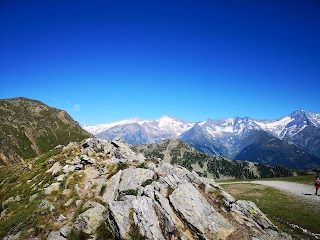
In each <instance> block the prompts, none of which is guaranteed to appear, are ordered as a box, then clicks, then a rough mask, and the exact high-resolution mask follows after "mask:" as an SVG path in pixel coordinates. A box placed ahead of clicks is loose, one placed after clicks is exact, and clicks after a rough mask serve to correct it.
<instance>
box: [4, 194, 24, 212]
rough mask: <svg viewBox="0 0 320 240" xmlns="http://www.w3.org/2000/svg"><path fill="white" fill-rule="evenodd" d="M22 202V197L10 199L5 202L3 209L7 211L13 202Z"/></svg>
mask: <svg viewBox="0 0 320 240" xmlns="http://www.w3.org/2000/svg"><path fill="white" fill-rule="evenodd" d="M20 201H21V197H20V196H19V195H17V196H16V197H9V198H8V199H7V200H5V201H4V202H3V203H2V208H3V209H5V208H6V207H7V205H8V204H10V203H12V202H20Z"/></svg>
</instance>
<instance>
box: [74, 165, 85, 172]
mask: <svg viewBox="0 0 320 240" xmlns="http://www.w3.org/2000/svg"><path fill="white" fill-rule="evenodd" d="M82 169H83V165H82V164H76V165H74V170H75V171H80V170H82Z"/></svg>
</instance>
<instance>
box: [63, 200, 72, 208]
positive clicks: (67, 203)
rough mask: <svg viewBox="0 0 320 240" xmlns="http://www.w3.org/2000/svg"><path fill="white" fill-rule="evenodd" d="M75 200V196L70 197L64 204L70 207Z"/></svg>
mask: <svg viewBox="0 0 320 240" xmlns="http://www.w3.org/2000/svg"><path fill="white" fill-rule="evenodd" d="M72 202H73V198H70V199H69V200H68V201H67V202H66V203H65V204H64V206H66V207H69V206H70V205H71V204H72Z"/></svg>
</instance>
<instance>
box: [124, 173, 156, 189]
mask: <svg viewBox="0 0 320 240" xmlns="http://www.w3.org/2000/svg"><path fill="white" fill-rule="evenodd" d="M154 176H155V173H154V172H153V171H151V170H149V169H143V168H135V169H132V168H128V169H124V170H123V172H122V176H121V181H120V184H119V192H123V191H127V190H137V189H138V188H139V187H140V186H141V185H142V184H143V183H144V182H146V181H147V180H152V179H153V178H154Z"/></svg>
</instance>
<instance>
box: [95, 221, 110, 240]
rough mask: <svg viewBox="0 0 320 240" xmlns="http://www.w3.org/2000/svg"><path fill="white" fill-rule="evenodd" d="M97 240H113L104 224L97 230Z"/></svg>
mask: <svg viewBox="0 0 320 240" xmlns="http://www.w3.org/2000/svg"><path fill="white" fill-rule="evenodd" d="M96 234H97V240H112V239H114V237H113V235H112V233H111V232H110V230H109V229H108V228H107V226H106V224H105V222H103V223H102V224H101V225H100V226H99V227H98V229H97V232H96Z"/></svg>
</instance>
